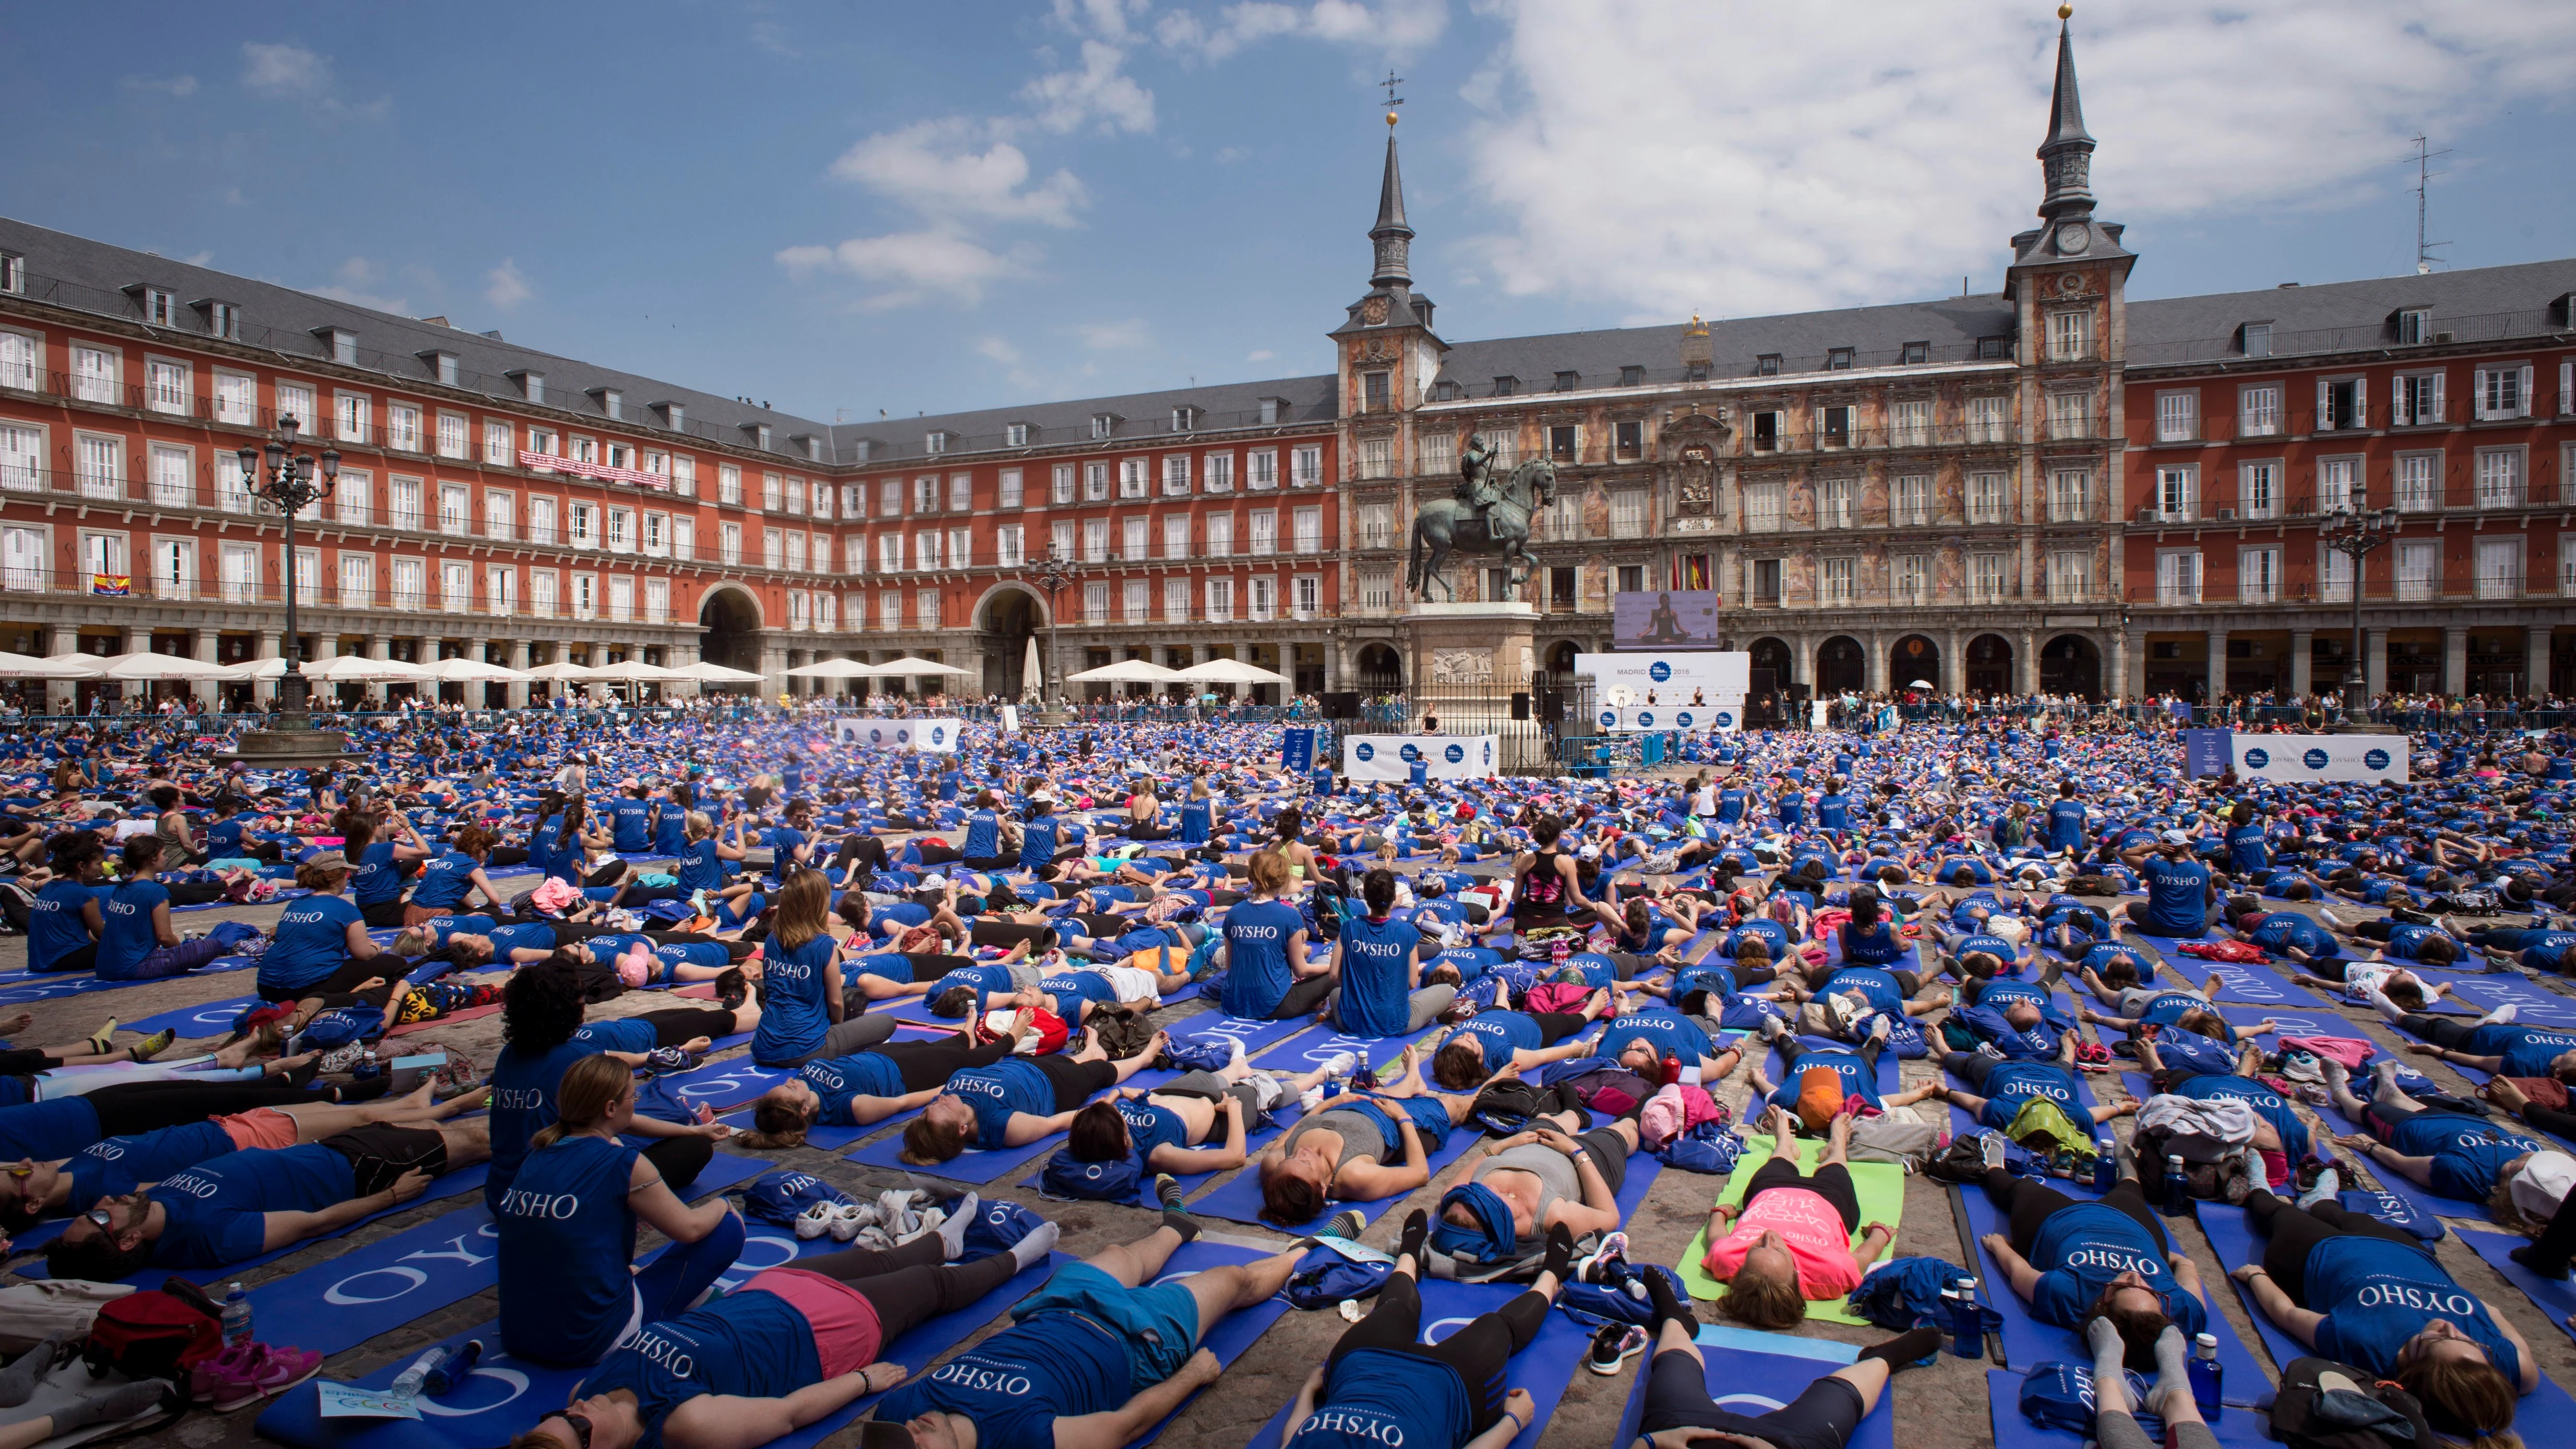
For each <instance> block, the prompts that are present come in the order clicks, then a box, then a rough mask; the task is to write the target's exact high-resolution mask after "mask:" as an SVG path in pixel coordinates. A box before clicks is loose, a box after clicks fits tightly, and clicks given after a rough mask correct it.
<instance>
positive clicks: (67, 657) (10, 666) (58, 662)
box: [0, 652, 106, 679]
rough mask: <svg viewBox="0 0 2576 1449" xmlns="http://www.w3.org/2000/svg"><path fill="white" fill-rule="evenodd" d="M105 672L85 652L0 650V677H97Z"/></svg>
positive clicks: (93, 658)
mask: <svg viewBox="0 0 2576 1449" xmlns="http://www.w3.org/2000/svg"><path fill="white" fill-rule="evenodd" d="M104 673H106V671H105V670H104V669H102V668H101V667H100V666H99V663H98V660H97V659H96V658H95V657H93V656H91V655H87V654H46V655H35V654H9V653H5V652H0V678H4V679H97V678H99V677H100V676H101V675H103V674H104Z"/></svg>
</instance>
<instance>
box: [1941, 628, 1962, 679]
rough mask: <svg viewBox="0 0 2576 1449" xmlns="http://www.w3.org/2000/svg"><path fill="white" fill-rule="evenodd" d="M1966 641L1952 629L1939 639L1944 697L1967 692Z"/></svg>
mask: <svg viewBox="0 0 2576 1449" xmlns="http://www.w3.org/2000/svg"><path fill="white" fill-rule="evenodd" d="M1967 647H1968V645H1967V640H1966V639H1965V637H1964V636H1962V635H1961V633H1960V632H1959V631H1958V630H1956V629H1952V630H1951V631H1949V632H1948V633H1947V634H1945V635H1943V636H1942V639H1941V692H1942V693H1943V694H1944V695H1951V694H1965V693H1967V692H1968V656H1967V654H1966V653H1965V650H1966V649H1967Z"/></svg>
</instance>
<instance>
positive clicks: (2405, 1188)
mask: <svg viewBox="0 0 2576 1449" xmlns="http://www.w3.org/2000/svg"><path fill="white" fill-rule="evenodd" d="M2360 1089H2361V1090H2362V1091H2365V1092H2366V1091H2368V1090H2369V1089H2370V1084H2369V1083H2368V1082H2367V1081H2364V1082H2362V1083H2360ZM2309 1110H2310V1111H2312V1112H2314V1113H2315V1114H2316V1117H2317V1120H2318V1121H2319V1122H2321V1123H2323V1124H2325V1126H2326V1128H2327V1130H2329V1131H2332V1132H2340V1133H2353V1132H2367V1131H2368V1129H2366V1128H2364V1127H2363V1126H2362V1125H2361V1124H2360V1123H2358V1122H2355V1121H2353V1120H2352V1119H2351V1118H2349V1117H2346V1116H2345V1115H2344V1114H2343V1113H2342V1112H2341V1111H2339V1110H2337V1109H2336V1108H2334V1107H2332V1106H2324V1107H2311V1108H2310V1109H2309ZM2481 1120H2484V1119H2481ZM2512 1125H2513V1126H2514V1127H2515V1128H2517V1129H2519V1128H2520V1126H2521V1124H2520V1123H2513V1124H2512ZM2346 1155H2348V1156H2351V1157H2355V1158H2359V1159H2360V1160H2361V1161H2363V1162H2364V1163H2366V1164H2368V1166H2369V1168H2370V1175H2371V1176H2372V1177H2375V1178H2377V1179H2378V1180H2379V1186H2380V1190H2381V1191H2383V1192H2386V1193H2388V1194H2390V1195H2391V1196H2393V1197H2399V1198H2403V1199H2405V1200H2406V1201H2407V1202H2409V1203H2412V1204H2414V1206H2415V1209H2416V1211H2418V1212H2421V1213H2423V1214H2425V1215H2426V1216H2428V1217H2437V1218H2476V1219H2478V1220H2479V1221H2481V1222H2484V1221H2488V1217H2487V1206H2486V1204H2485V1203H2482V1202H2467V1201H2464V1200H2462V1199H2460V1198H2456V1197H2444V1196H2442V1195H2441V1194H2440V1193H2437V1192H2435V1191H2433V1189H2431V1188H2429V1187H2426V1186H2425V1185H2424V1184H2422V1183H2420V1182H2416V1181H2414V1180H2413V1179H2412V1178H2408V1177H2406V1176H2403V1175H2402V1174H2400V1173H2399V1172H2397V1170H2396V1169H2394V1168H2390V1167H2383V1166H2381V1165H2380V1164H2378V1163H2376V1162H2371V1161H2370V1159H2369V1158H2368V1157H2367V1156H2365V1155H2364V1154H2362V1153H2359V1152H2347V1153H2346ZM2358 1185H2359V1184H2355V1186H2358Z"/></svg>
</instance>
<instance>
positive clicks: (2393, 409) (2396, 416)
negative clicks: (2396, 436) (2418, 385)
mask: <svg viewBox="0 0 2576 1449" xmlns="http://www.w3.org/2000/svg"><path fill="white" fill-rule="evenodd" d="M2413 421H2415V420H2414V419H2413V418H2410V417H2408V416H2407V415H2406V379H2405V378H2404V377H2392V378H2390V379H2389V380H2388V425H2389V426H2390V427H2392V428H2394V427H2401V426H2403V425H2405V424H2407V423H2411V422H2413Z"/></svg>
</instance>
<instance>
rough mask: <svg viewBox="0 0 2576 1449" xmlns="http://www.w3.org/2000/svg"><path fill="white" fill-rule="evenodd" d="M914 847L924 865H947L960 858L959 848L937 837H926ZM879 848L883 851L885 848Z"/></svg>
mask: <svg viewBox="0 0 2576 1449" xmlns="http://www.w3.org/2000/svg"><path fill="white" fill-rule="evenodd" d="M912 846H913V849H915V850H918V851H920V852H921V863H922V864H923V865H946V864H948V863H949V862H950V861H952V860H956V859H958V858H959V857H958V854H957V847H956V846H953V845H951V844H949V843H948V842H947V841H945V840H943V839H941V838H940V837H938V836H936V835H925V836H923V837H922V838H921V839H919V840H916V841H914V842H913V843H912ZM879 848H880V849H882V848H883V847H879Z"/></svg>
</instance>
